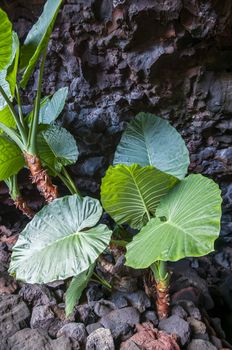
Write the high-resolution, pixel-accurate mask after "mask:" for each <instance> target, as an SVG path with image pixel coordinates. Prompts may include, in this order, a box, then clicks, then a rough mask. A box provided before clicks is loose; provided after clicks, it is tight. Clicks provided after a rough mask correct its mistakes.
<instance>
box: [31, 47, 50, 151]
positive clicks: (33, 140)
mask: <svg viewBox="0 0 232 350" xmlns="http://www.w3.org/2000/svg"><path fill="white" fill-rule="evenodd" d="M46 55H47V47H46V48H45V49H44V52H43V55H42V60H41V65H40V69H39V78H38V84H37V93H36V98H35V105H34V111H33V116H32V122H31V126H30V130H29V138H28V146H27V151H28V153H30V154H31V155H37V130H38V124H39V112H40V100H41V88H42V79H43V72H44V66H45V59H46Z"/></svg>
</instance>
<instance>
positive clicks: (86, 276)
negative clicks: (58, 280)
mask: <svg viewBox="0 0 232 350" xmlns="http://www.w3.org/2000/svg"><path fill="white" fill-rule="evenodd" d="M94 267H95V264H93V265H91V266H90V267H89V268H88V270H86V271H83V272H81V273H80V274H79V275H78V276H75V277H73V279H72V281H71V283H70V285H69V287H68V289H67V291H66V293H65V313H66V316H67V317H68V316H69V315H71V313H72V312H73V309H74V307H75V305H76V304H77V303H78V301H79V299H80V297H81V294H82V292H83V290H84V289H85V288H86V287H87V285H88V283H89V280H90V278H91V276H92V274H93V271H94Z"/></svg>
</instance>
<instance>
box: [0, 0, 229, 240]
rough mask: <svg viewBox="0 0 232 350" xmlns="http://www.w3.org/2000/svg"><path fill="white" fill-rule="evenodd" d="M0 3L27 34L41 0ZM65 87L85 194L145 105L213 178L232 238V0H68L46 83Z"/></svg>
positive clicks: (67, 119) (66, 116) (94, 189)
mask: <svg viewBox="0 0 232 350" xmlns="http://www.w3.org/2000/svg"><path fill="white" fill-rule="evenodd" d="M0 3H1V4H2V6H3V7H4V8H5V9H6V10H7V12H8V13H9V15H10V17H11V18H12V20H13V22H14V26H15V29H16V30H17V32H18V33H19V35H20V38H22V39H23V38H24V36H25V34H26V32H27V30H28V29H29V28H30V27H31V25H32V23H33V22H34V21H35V20H36V18H37V16H38V15H39V14H40V12H41V9H42V5H43V3H44V1H43V0H30V1H27V0H17V1H15V0H10V1H0ZM37 73H38V72H35V74H34V79H32V80H31V82H30V88H29V89H28V91H29V92H27V93H26V94H25V96H24V104H25V107H24V109H25V110H27V109H28V110H29V109H30V104H31V102H32V99H33V97H34V95H35V91H34V90H35V86H36V85H35V81H36V79H37ZM62 86H68V87H69V95H68V100H67V104H66V108H65V111H64V113H63V115H62V117H61V118H60V122H61V123H62V124H63V125H64V126H65V127H66V128H67V129H68V130H70V131H71V133H72V134H73V135H74V136H75V137H76V140H77V142H78V145H79V149H80V157H79V161H78V163H77V164H76V165H75V166H73V167H72V172H73V174H74V175H75V179H76V182H77V185H78V186H79V188H80V189H81V190H82V192H83V193H91V194H93V195H98V193H99V184H100V178H101V176H102V175H103V174H104V172H105V170H106V169H107V166H108V164H109V163H110V162H111V160H112V155H113V152H114V149H115V147H116V144H117V142H118V140H119V138H120V135H121V132H122V131H123V130H124V128H125V126H126V122H127V121H129V120H131V119H132V118H133V117H134V116H135V115H136V114H137V113H138V112H140V111H149V112H152V113H155V114H157V115H159V116H162V117H163V118H166V119H168V120H169V121H170V122H171V124H172V125H174V126H175V127H176V128H177V129H178V130H179V131H180V132H181V134H182V136H183V137H184V139H185V141H186V143H187V146H188V149H189V151H190V154H191V165H190V171H191V172H197V173H202V174H205V175H207V176H209V177H212V178H213V179H214V180H216V181H217V182H218V183H219V185H220V187H221V189H222V191H223V197H224V204H223V218H222V223H223V225H222V234H223V235H224V236H226V237H227V240H230V238H232V222H231V221H232V181H231V179H232V178H231V175H232V118H231V116H232V1H230V0H206V1H200V0H173V1H171V0H170V1H169V0H114V1H113V0H66V1H64V5H63V7H62V9H61V11H60V13H59V16H58V19H57V22H56V25H55V30H54V32H53V35H52V40H51V43H50V46H49V52H48V58H47V62H46V71H45V78H44V85H43V92H44V94H49V93H53V92H54V91H55V90H56V89H57V88H59V87H62ZM229 236H231V237H229Z"/></svg>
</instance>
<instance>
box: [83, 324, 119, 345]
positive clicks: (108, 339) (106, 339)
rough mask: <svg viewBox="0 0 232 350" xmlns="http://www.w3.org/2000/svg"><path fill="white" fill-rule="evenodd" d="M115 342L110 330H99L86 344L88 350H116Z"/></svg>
mask: <svg viewBox="0 0 232 350" xmlns="http://www.w3.org/2000/svg"><path fill="white" fill-rule="evenodd" d="M114 349H115V347H114V341H113V337H112V335H111V333H110V330H109V329H105V328H99V329H97V330H95V331H94V332H92V333H91V334H90V335H89V336H88V338H87V343H86V350H114Z"/></svg>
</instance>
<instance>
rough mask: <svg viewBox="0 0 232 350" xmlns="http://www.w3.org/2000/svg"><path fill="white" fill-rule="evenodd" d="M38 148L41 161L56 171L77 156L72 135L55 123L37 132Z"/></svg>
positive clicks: (74, 160) (71, 162) (72, 161)
mask: <svg viewBox="0 0 232 350" xmlns="http://www.w3.org/2000/svg"><path fill="white" fill-rule="evenodd" d="M38 149H39V155H40V158H41V160H42V162H43V163H44V164H45V165H48V166H49V167H50V168H52V169H55V170H56V171H61V169H62V166H63V165H70V164H73V163H75V162H76V161H77V158H78V148H77V144H76V141H75V139H74V137H73V136H72V135H71V134H70V133H69V132H68V131H67V130H66V129H64V128H62V127H60V126H57V125H52V126H50V127H49V128H48V129H47V130H44V131H42V132H40V133H39V135H38Z"/></svg>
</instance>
